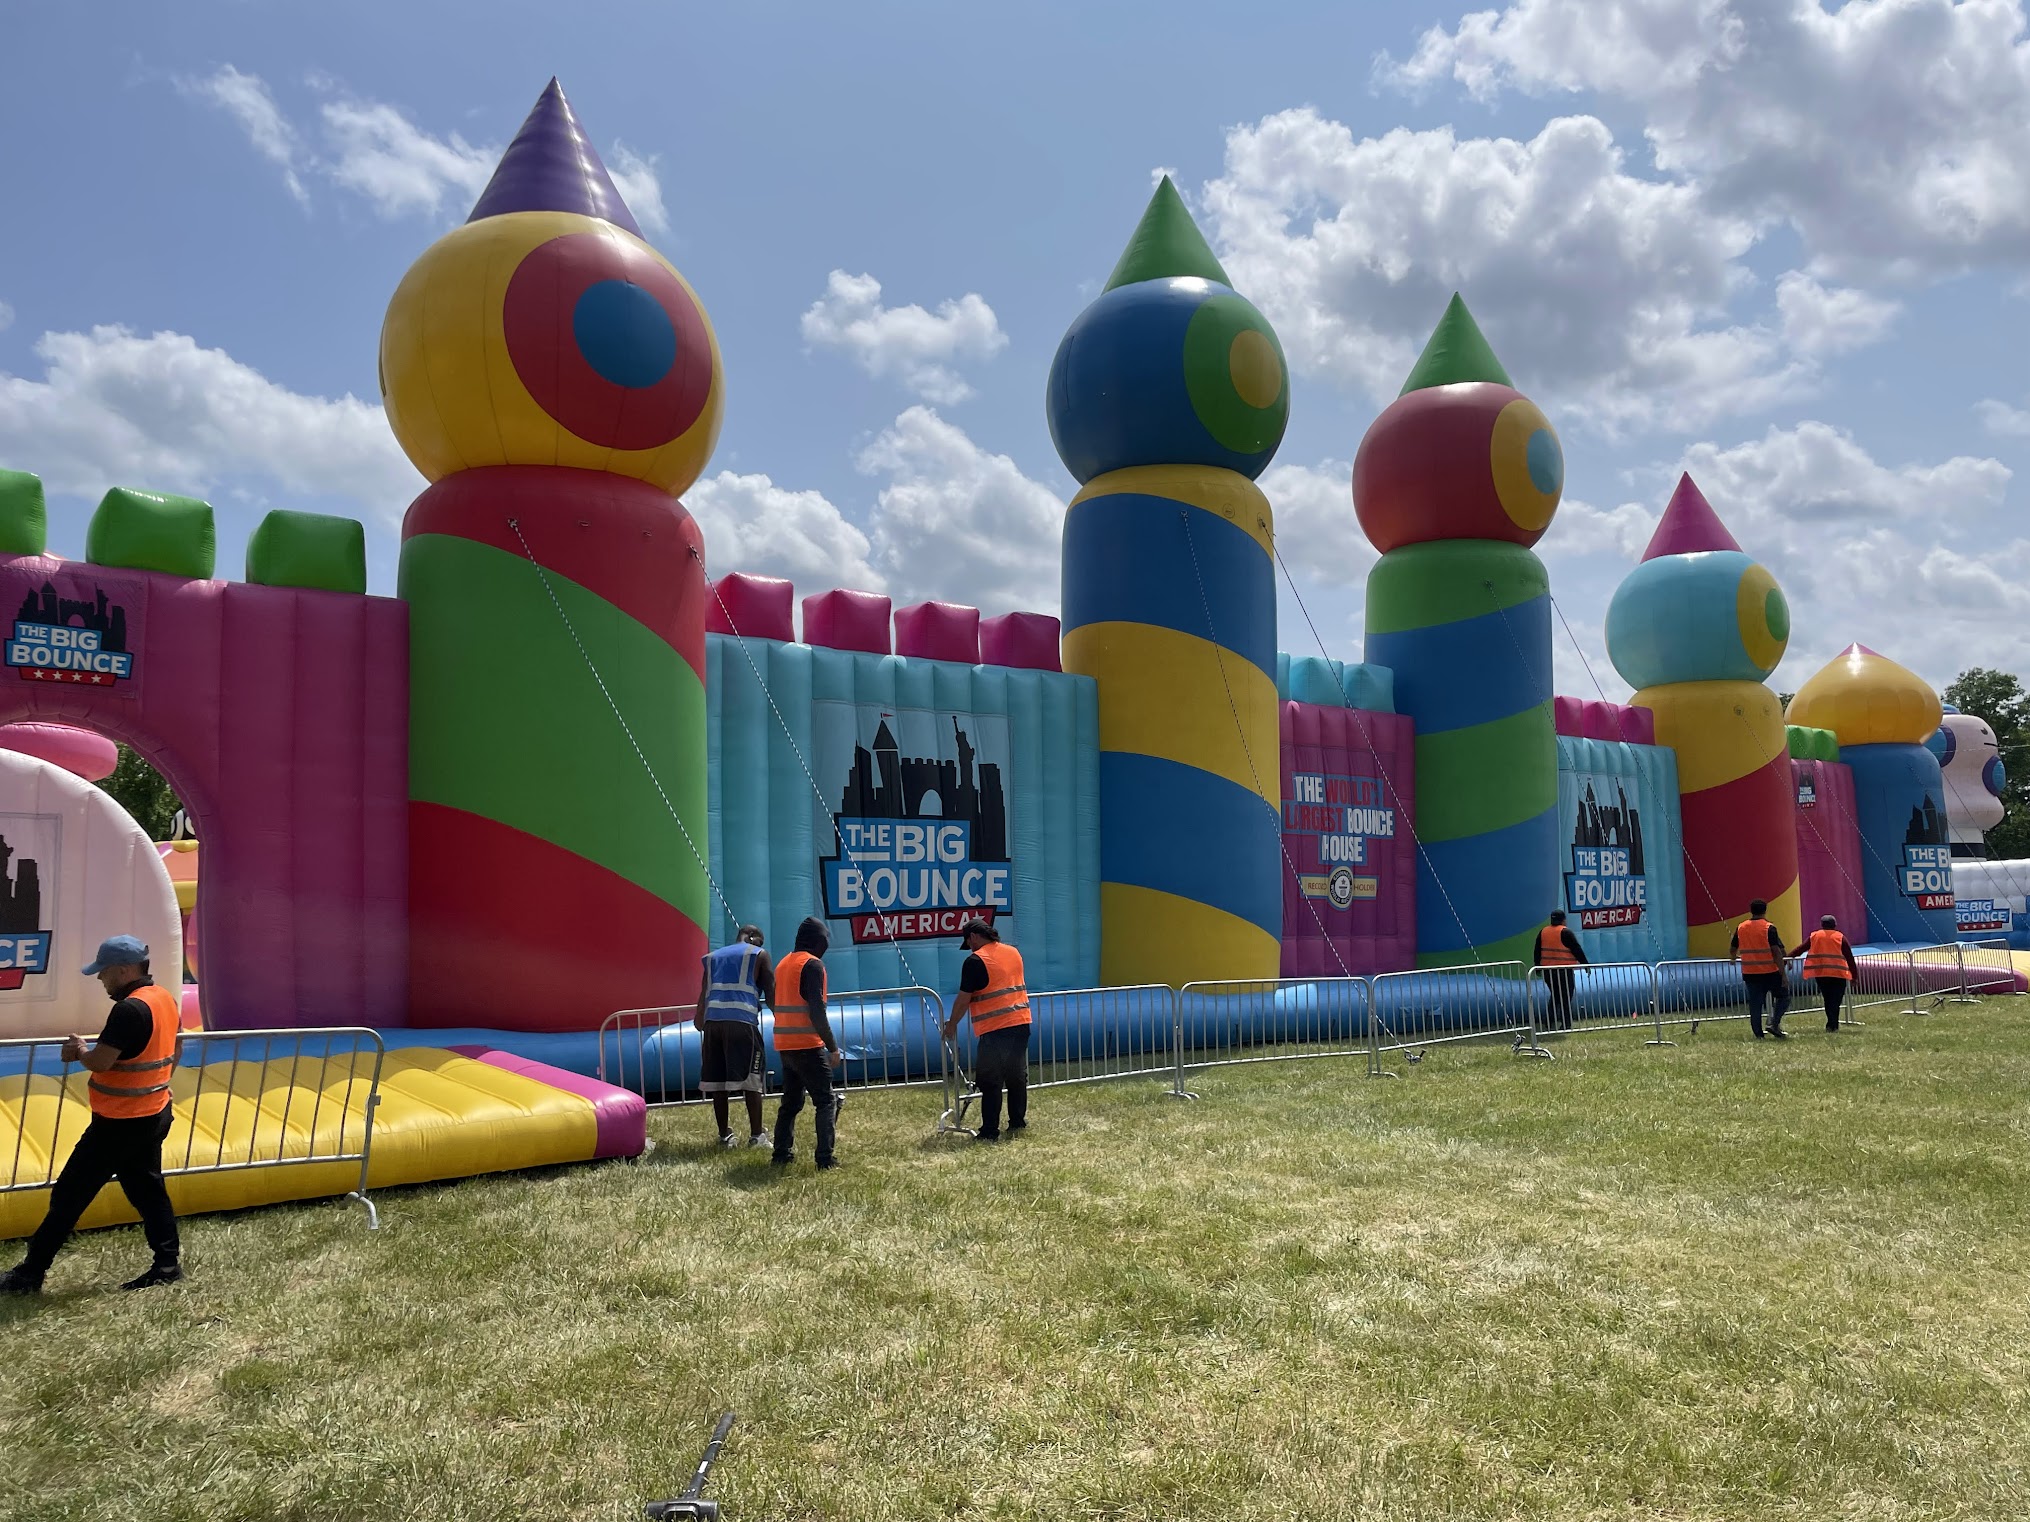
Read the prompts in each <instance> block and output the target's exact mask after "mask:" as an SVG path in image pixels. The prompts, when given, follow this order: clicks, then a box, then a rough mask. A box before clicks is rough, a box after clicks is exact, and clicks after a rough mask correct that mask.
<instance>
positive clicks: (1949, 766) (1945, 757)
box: [1931, 709, 2004, 856]
mask: <svg viewBox="0 0 2030 1522" xmlns="http://www.w3.org/2000/svg"><path fill="white" fill-rule="evenodd" d="M1931 750H1932V753H1933V754H1934V755H1936V756H1937V757H1938V767H1939V771H1940V773H1941V774H1942V775H1943V776H1944V778H1945V812H1946V818H1947V820H1948V822H1949V824H1950V827H1951V830H1952V843H1953V846H1954V847H1955V849H1954V851H1953V855H1955V856H1975V855H1980V854H1984V853H1982V852H1981V851H1980V846H1981V837H1982V836H1983V835H1985V834H1987V832H1988V831H1989V830H1992V829H1993V828H1994V827H1995V826H1996V825H1998V824H2000V823H2001V822H2002V784H2003V781H2004V777H2003V773H2002V748H2001V746H2000V745H1998V744H1997V743H1996V741H1995V732H1994V731H1993V730H1992V729H1990V728H1989V727H1988V721H1987V720H1986V719H1980V718H1976V717H1975V716H1974V715H1972V714H1970V713H1956V712H1954V711H1953V710H1952V709H1947V710H1946V715H1945V718H1944V719H1943V720H1941V721H1940V723H1939V726H1938V733H1937V734H1935V735H1933V736H1932V737H1931ZM1960 847H1971V848H1972V849H1965V850H1962V849H1958V848H1960Z"/></svg>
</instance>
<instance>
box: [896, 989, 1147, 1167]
mask: <svg viewBox="0 0 2030 1522" xmlns="http://www.w3.org/2000/svg"><path fill="white" fill-rule="evenodd" d="M1176 1006H1177V998H1176V995H1175V994H1174V993H1173V992H1172V991H1171V990H1170V989H1169V988H1168V987H1167V986H1165V985H1163V984H1160V983H1149V984H1137V985H1132V986H1128V987H1122V988H1073V989H1065V990H1062V991H1060V992H1057V993H1043V994H1039V993H1032V994H1030V995H1029V1015H1030V1025H1029V1085H1028V1086H1029V1088H1030V1089H1031V1090H1032V1091H1034V1090H1036V1089H1050V1088H1063V1087H1066V1086H1068V1085H1070V1084H1077V1083H1103V1082H1105V1081H1107V1080H1108V1079H1113V1078H1167V1079H1169V1080H1171V1084H1172V1090H1171V1091H1172V1092H1173V1093H1175V1092H1177V1090H1178V1071H1179V1070H1178V1065H1177V1064H1178V1045H1177V1007H1176ZM977 1050H978V1043H977V1042H976V1041H975V1039H974V1037H973V1035H972V1032H971V1030H970V1029H968V1030H967V1031H966V1032H964V1033H963V1034H962V1035H960V1036H959V1037H958V1038H957V1039H956V1040H954V1041H947V1042H945V1043H944V1047H943V1079H944V1107H943V1110H942V1111H941V1112H940V1114H939V1116H938V1123H937V1131H938V1133H939V1134H940V1135H943V1134H948V1133H958V1132H967V1133H969V1132H970V1129H971V1128H970V1127H968V1126H967V1125H966V1112H967V1111H968V1110H970V1109H971V1108H972V1103H973V1100H974V1098H975V1097H976V1095H977V1094H978V1089H977V1087H976V1086H975V1084H974V1081H973V1056H974V1053H975V1052H977Z"/></svg>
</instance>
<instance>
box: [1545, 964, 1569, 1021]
mask: <svg viewBox="0 0 2030 1522" xmlns="http://www.w3.org/2000/svg"><path fill="white" fill-rule="evenodd" d="M1543 973H1544V987H1545V988H1547V989H1549V990H1550V994H1551V1020H1550V1024H1551V1029H1552V1030H1559V1031H1568V1030H1570V1029H1571V1028H1572V984H1573V981H1574V979H1575V978H1576V977H1577V974H1575V973H1574V972H1573V971H1572V969H1571V968H1569V967H1546V968H1544V969H1543Z"/></svg>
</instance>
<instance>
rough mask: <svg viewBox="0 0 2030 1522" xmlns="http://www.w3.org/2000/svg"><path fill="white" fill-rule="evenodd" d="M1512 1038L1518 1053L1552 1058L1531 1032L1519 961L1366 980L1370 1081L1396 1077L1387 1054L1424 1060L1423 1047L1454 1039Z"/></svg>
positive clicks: (1526, 988)
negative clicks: (1384, 1062) (1384, 1061)
mask: <svg viewBox="0 0 2030 1522" xmlns="http://www.w3.org/2000/svg"><path fill="white" fill-rule="evenodd" d="M1495 1036H1507V1037H1509V1038H1511V1040H1512V1042H1513V1044H1514V1047H1515V1050H1516V1051H1517V1053H1518V1054H1520V1055H1527V1056H1533V1057H1548V1056H1549V1055H1550V1054H1549V1053H1548V1052H1546V1051H1545V1050H1544V1049H1543V1048H1542V1047H1540V1046H1539V1045H1537V1043H1536V1040H1535V1039H1534V1036H1533V1035H1532V1033H1531V1030H1530V982H1529V970H1528V969H1527V968H1525V967H1524V966H1523V964H1522V963H1521V962H1484V963H1480V964H1478V965H1476V966H1472V967H1444V968H1431V969H1428V970H1424V971H1418V972H1383V973H1377V974H1376V975H1375V976H1374V977H1372V978H1370V979H1369V980H1368V1018H1367V1063H1368V1074H1369V1076H1370V1077H1393V1076H1395V1075H1394V1074H1392V1073H1390V1072H1389V1071H1388V1069H1386V1068H1384V1067H1383V1066H1382V1057H1383V1054H1384V1053H1386V1052H1401V1053H1403V1055H1404V1056H1405V1057H1406V1058H1407V1059H1408V1060H1409V1061H1411V1062H1421V1061H1422V1060H1423V1057H1424V1049H1425V1048H1426V1047H1431V1046H1439V1045H1443V1044H1445V1043H1448V1042H1454V1041H1482V1040H1486V1039H1488V1038H1490V1037H1495Z"/></svg>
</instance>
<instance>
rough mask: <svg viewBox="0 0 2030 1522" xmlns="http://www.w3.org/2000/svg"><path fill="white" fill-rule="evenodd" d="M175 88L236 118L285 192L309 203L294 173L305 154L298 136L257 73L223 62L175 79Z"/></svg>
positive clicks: (296, 171) (298, 178) (296, 172)
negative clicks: (206, 71) (212, 70)
mask: <svg viewBox="0 0 2030 1522" xmlns="http://www.w3.org/2000/svg"><path fill="white" fill-rule="evenodd" d="M177 88H178V89H180V90H182V91H183V92H184V93H185V94H186V95H190V96H192V97H194V98H196V99H198V100H203V101H208V102H210V103H211V104H212V105H215V106H217V107H219V108H220V109H221V110H223V111H225V112H226V113H227V114H228V115H230V116H231V117H232V118H233V120H235V121H237V122H238V123H239V124H240V129H241V130H242V131H243V132H245V133H246V134H247V139H248V141H249V142H251V143H252V144H253V145H254V151H255V152H257V153H259V154H260V155H261V157H262V158H264V159H266V160H267V161H268V162H269V163H271V164H274V165H276V166H277V167H278V168H280V169H281V171H282V183H283V184H284V185H285V186H287V187H288V190H289V194H290V195H292V196H294V197H295V198H296V200H297V201H298V203H300V204H301V205H304V206H308V205H309V204H310V194H309V192H308V191H306V190H305V189H304V188H303V179H302V176H301V175H300V174H299V173H298V169H299V168H300V167H301V165H302V164H303V162H304V160H305V158H306V155H305V154H304V151H303V144H302V140H301V139H300V138H299V137H298V136H297V133H296V129H295V128H294V127H292V126H290V125H289V122H288V120H287V119H286V118H285V117H284V116H283V115H282V109H281V107H279V106H277V105H276V104H275V97H274V94H273V93H272V92H271V91H270V90H269V89H268V85H267V82H266V81H265V80H263V79H262V78H261V77H260V76H259V75H258V74H242V73H241V72H240V71H239V70H238V69H236V68H234V67H233V66H232V65H231V64H224V65H221V66H220V68H219V69H218V70H217V71H216V72H215V73H212V74H209V75H207V76H206V77H205V78H203V79H179V80H178V81H177Z"/></svg>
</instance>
